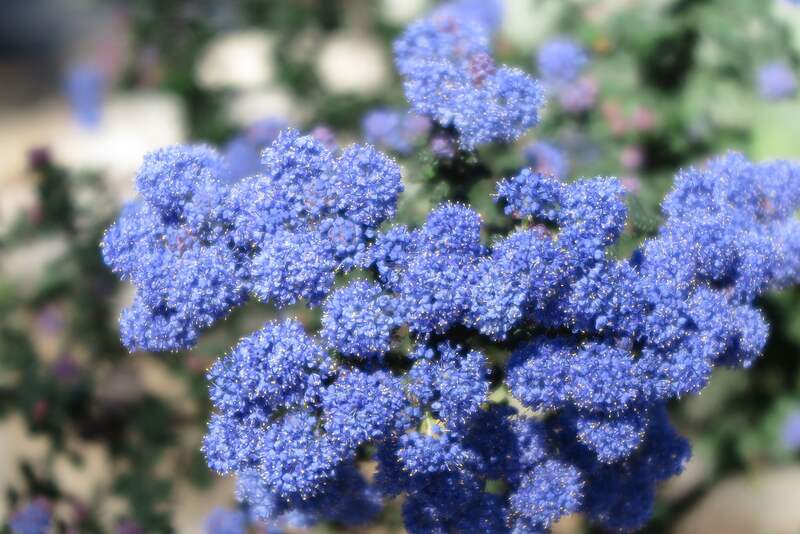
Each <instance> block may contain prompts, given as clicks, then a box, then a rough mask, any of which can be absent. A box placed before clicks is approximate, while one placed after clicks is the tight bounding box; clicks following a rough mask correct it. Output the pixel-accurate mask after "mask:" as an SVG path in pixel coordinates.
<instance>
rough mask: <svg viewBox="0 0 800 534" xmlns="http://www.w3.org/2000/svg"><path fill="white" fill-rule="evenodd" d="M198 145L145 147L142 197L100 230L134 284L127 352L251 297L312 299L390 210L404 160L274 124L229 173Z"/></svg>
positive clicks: (190, 338) (182, 339)
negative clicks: (247, 164) (244, 172)
mask: <svg viewBox="0 0 800 534" xmlns="http://www.w3.org/2000/svg"><path fill="white" fill-rule="evenodd" d="M229 172H230V171H229V168H228V166H227V165H226V163H225V160H224V158H222V157H221V156H219V155H218V154H217V153H216V151H214V150H213V149H211V148H210V147H206V146H175V147H170V148H166V149H162V150H158V151H156V152H153V153H151V154H148V155H147V156H146V157H145V160H144V163H143V165H142V167H141V169H140V171H139V174H138V176H137V179H136V183H137V189H138V190H139V193H140V195H141V198H140V199H137V200H134V201H133V202H132V203H130V204H129V205H128V206H126V207H125V208H124V209H123V211H122V213H121V215H120V217H119V219H118V220H117V222H116V223H115V224H114V225H112V226H111V227H110V228H109V229H108V230H107V232H106V234H105V236H104V239H103V255H104V259H105V261H106V263H107V264H108V265H109V266H110V267H111V268H112V269H113V270H114V271H115V272H116V273H117V274H119V275H120V276H121V277H122V278H124V279H129V280H131V281H132V282H133V283H134V285H135V286H136V287H137V290H138V291H137V296H136V298H135V300H134V303H133V305H132V306H131V307H130V308H128V309H127V310H126V311H125V312H123V315H122V319H121V324H122V329H123V341H124V342H125V345H126V346H127V347H128V348H129V349H131V350H156V351H163V350H177V349H183V348H188V347H191V346H192V345H194V343H195V342H196V340H197V336H198V334H199V332H200V331H202V330H203V329H205V328H207V327H209V326H210V325H211V324H213V323H214V322H215V321H217V320H219V319H221V318H223V317H224V316H226V315H227V314H228V313H229V311H230V310H231V309H232V308H234V307H236V306H238V305H240V304H242V303H243V302H244V301H245V300H246V299H247V298H248V296H253V297H255V298H257V299H259V300H262V301H265V302H270V303H272V304H274V305H276V306H279V307H280V306H286V305H290V304H294V303H295V302H297V301H299V300H304V301H305V302H307V303H309V304H312V305H314V304H319V303H321V302H322V300H324V297H325V296H326V295H327V293H328V291H329V290H330V288H331V287H332V285H333V282H334V278H335V274H336V272H337V271H340V270H348V269H350V268H352V267H353V266H354V264H355V262H356V258H357V256H358V255H359V254H361V253H363V252H364V250H365V249H366V245H367V241H368V240H369V239H370V238H371V236H373V235H374V231H375V229H376V228H377V227H378V225H380V224H381V223H382V222H383V221H384V220H385V219H387V218H390V217H392V216H393V214H394V212H395V209H396V202H397V197H398V195H399V194H400V191H401V190H402V184H401V180H400V170H399V168H398V166H397V165H396V164H395V163H394V162H393V161H392V160H391V159H389V158H388V157H386V156H384V155H382V154H381V153H379V152H378V151H376V150H375V149H374V148H372V147H371V146H368V145H364V146H351V147H348V148H346V149H344V150H343V151H342V152H341V153H340V154H334V153H332V152H331V151H330V150H329V149H328V148H327V147H326V146H325V145H324V144H323V143H322V142H321V141H319V140H317V139H315V138H313V137H310V136H302V135H300V134H299V133H298V132H296V131H294V130H286V131H284V132H282V133H281V134H280V135H279V136H278V137H277V139H276V140H275V141H274V143H273V144H271V145H270V146H269V147H268V148H267V149H266V150H265V151H264V152H263V155H262V159H261V162H260V164H259V169H258V172H256V173H254V174H252V175H250V176H247V177H245V178H242V179H240V180H239V181H237V182H235V183H231V180H230V179H229V178H230V174H229Z"/></svg>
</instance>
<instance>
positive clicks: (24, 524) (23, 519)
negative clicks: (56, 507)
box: [8, 499, 53, 534]
mask: <svg viewBox="0 0 800 534" xmlns="http://www.w3.org/2000/svg"><path fill="white" fill-rule="evenodd" d="M52 523H53V517H52V510H51V506H50V503H48V502H47V501H46V500H44V499H34V500H32V501H31V502H29V503H28V504H26V505H25V506H24V507H22V508H20V509H19V510H17V511H16V512H14V513H13V514H11V517H10V518H9V520H8V527H9V528H10V529H11V532H12V533H13V534H47V533H48V532H50V531H51V528H52Z"/></svg>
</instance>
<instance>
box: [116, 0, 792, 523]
mask: <svg viewBox="0 0 800 534" xmlns="http://www.w3.org/2000/svg"><path fill="white" fill-rule="evenodd" d="M460 4H464V6H462V7H464V9H465V11H464V12H465V13H469V16H466V15H465V16H464V17H460V16H459V13H460V12H461V11H460V7H459V6H460ZM467 7H469V9H467ZM476 7H479V5H478V4H476V3H474V2H456V3H453V4H449V5H448V8H447V9H440V10H437V11H436V12H434V14H433V15H432V16H431V18H428V19H425V20H422V21H420V22H417V23H414V24H412V25H411V26H410V27H409V29H408V30H407V32H406V33H405V34H404V35H402V36H401V37H400V38H399V40H398V41H397V43H396V46H395V52H396V61H397V65H398V68H399V70H400V73H401V75H402V76H403V79H404V84H405V89H406V93H407V96H408V99H409V101H410V104H411V109H412V110H413V112H414V113H416V114H417V115H419V116H421V117H427V118H428V119H429V120H431V121H433V123H434V124H435V128H437V129H439V130H447V131H449V132H450V133H451V134H452V135H454V136H457V138H458V143H459V146H460V148H461V150H471V149H472V148H474V147H475V146H477V145H479V144H483V143H487V142H493V141H512V140H515V139H516V138H518V137H519V136H520V135H521V134H522V133H523V132H525V131H526V130H527V129H529V128H530V127H531V126H533V125H534V124H535V123H536V121H537V117H538V115H537V113H538V107H539V105H540V104H541V102H542V90H541V89H540V87H539V85H538V83H537V82H535V81H534V80H533V79H532V78H530V77H529V76H528V75H527V74H525V73H524V72H522V71H520V70H516V69H510V68H506V67H502V66H496V65H495V64H494V61H493V60H492V58H491V56H490V49H489V47H488V43H489V40H488V33H487V32H489V31H491V29H492V27H493V26H492V24H490V23H488V22H485V20H484V19H482V18H481V16H482V15H480V14H479V13H481V12H480V10H476ZM483 14H484V15H487V16H490V15H492V11H491V10H489V11H486V12H483ZM489 18H490V19H491V17H489ZM481 20H484V22H481ZM551 59H553V58H551ZM548 69H550V70H553V71H556V72H560V71H559V66H558V65H550V64H548ZM227 165H228V163H227V162H226V160H225V158H223V157H222V156H220V155H218V154H217V152H216V151H215V150H214V149H212V148H210V147H205V146H176V147H171V148H166V149H163V150H160V151H156V152H154V153H152V154H150V155H148V156H147V157H146V158H145V161H144V164H143V165H142V167H141V169H140V171H139V175H138V177H137V180H136V184H137V188H138V190H139V194H140V198H139V199H138V200H135V201H133V202H132V203H131V204H129V205H127V206H126V207H125V208H124V209H123V210H122V212H121V214H120V216H119V219H118V220H117V222H116V223H115V224H114V225H113V226H111V228H109V230H108V231H107V233H106V235H105V237H104V240H103V244H102V248H103V254H104V258H105V260H106V263H107V264H108V265H109V266H110V267H111V268H112V269H113V270H114V271H115V272H116V273H118V274H119V275H120V276H121V277H122V278H124V279H126V280H130V281H131V282H132V283H133V284H134V285H135V286H136V289H137V294H136V298H135V300H134V303H133V304H132V305H131V307H130V308H128V309H127V310H125V311H124V312H123V315H122V318H121V334H122V339H123V342H124V343H125V345H126V346H127V347H128V348H129V349H131V350H150V351H167V350H182V349H188V348H191V347H192V346H193V345H194V344H195V343H196V342H197V339H198V337H199V336H200V335H201V333H202V331H203V330H204V329H206V328H208V327H209V326H210V325H212V324H213V323H214V322H215V321H217V320H219V319H222V318H224V317H225V316H226V315H228V314H229V312H230V311H231V310H232V309H233V308H235V307H237V306H240V305H242V304H243V303H245V302H246V301H247V300H248V299H256V300H259V301H262V302H264V303H268V304H270V305H272V306H273V307H274V308H275V309H276V310H278V312H279V318H278V319H276V320H274V321H271V322H268V323H266V324H265V325H264V326H263V327H262V328H261V329H260V330H258V331H256V332H253V333H252V334H250V335H249V336H247V337H245V338H244V339H242V340H241V341H239V343H238V344H237V345H236V346H234V347H233V348H232V349H231V350H230V352H229V353H228V354H226V355H224V356H222V357H221V358H220V359H219V360H218V361H217V363H216V364H215V365H214V366H213V367H212V369H211V370H210V372H209V374H208V378H209V382H210V396H211V401H212V403H213V405H214V408H215V413H214V415H213V416H212V418H211V421H210V423H209V426H208V433H207V435H206V437H205V440H204V443H203V451H204V452H205V455H206V457H207V459H208V463H209V465H210V466H211V467H212V468H213V469H214V470H216V471H218V472H220V473H226V474H227V473H229V474H232V475H234V476H236V477H237V478H238V490H237V496H238V498H239V499H240V500H241V501H242V502H243V503H244V504H245V505H246V507H247V510H249V513H250V514H252V516H254V517H255V518H257V519H261V520H271V519H275V518H278V517H283V518H284V519H286V518H289V519H291V522H292V524H298V525H310V524H313V523H315V522H317V521H321V520H330V521H335V522H338V523H341V524H345V525H354V524H359V523H364V522H368V521H370V520H371V519H373V518H374V517H375V516H376V514H378V513H379V512H380V510H381V506H382V504H383V502H384V501H385V500H386V499H388V498H391V497H394V496H397V495H401V494H402V495H405V499H404V504H403V519H404V521H405V525H406V528H407V529H408V530H409V532H412V533H426V534H429V533H449V532H480V533H485V532H498V533H502V532H507V533H509V532H513V533H529V532H542V531H546V530H548V529H549V527H550V526H551V525H552V524H553V523H554V522H555V521H557V520H558V519H559V518H560V517H562V516H564V515H566V514H571V513H575V512H582V513H584V514H586V515H587V516H588V517H589V519H590V520H591V521H593V522H595V523H597V524H600V525H602V526H603V527H605V528H607V529H611V530H621V531H627V530H633V529H636V528H638V527H640V526H641V525H642V524H644V523H645V522H646V521H647V519H648V517H649V515H650V513H651V510H652V507H653V499H654V492H655V488H656V485H657V484H658V483H659V482H660V481H662V480H664V479H666V478H669V477H671V476H674V475H676V474H678V473H679V472H680V471H681V470H682V468H683V465H684V464H685V462H686V460H687V459H688V457H689V455H690V449H689V445H688V443H687V441H686V440H685V439H683V438H681V437H680V436H679V435H678V434H677V433H676V431H675V430H674V429H673V427H672V426H671V425H670V423H669V420H668V418H667V415H666V409H665V405H666V403H667V402H668V401H670V400H671V399H675V398H679V397H682V396H684V395H687V394H696V393H698V392H699V391H700V390H701V389H703V387H704V386H705V385H706V383H707V382H708V379H709V376H710V374H711V372H712V370H713V369H714V367H716V366H719V365H723V366H739V367H747V366H749V365H751V364H752V363H753V361H754V360H755V359H756V358H757V357H758V356H759V354H760V353H761V351H762V349H763V347H764V344H765V342H766V339H767V333H768V325H767V324H766V322H765V319H764V317H763V315H762V314H761V313H760V312H759V311H758V309H757V308H755V307H754V301H755V299H756V298H757V297H758V296H759V295H761V294H763V293H764V292H765V291H767V290H770V289H775V288H781V287H786V286H788V285H790V284H795V283H797V281H798V278H800V221H799V220H798V219H797V217H796V216H795V213H796V210H797V209H798V208H800V167H798V166H796V165H794V164H792V163H788V162H771V163H763V164H754V163H751V162H749V161H747V160H746V159H745V158H744V157H742V156H741V155H738V154H734V153H731V154H728V155H725V156H722V157H720V158H717V159H715V160H713V161H712V162H710V163H709V164H708V165H706V166H703V167H696V168H690V169H686V170H684V171H682V172H681V173H679V174H678V176H677V177H676V180H675V186H674V189H673V191H672V192H671V193H670V194H669V195H668V196H667V197H666V199H665V200H664V202H663V204H662V209H663V213H664V216H665V220H664V223H663V226H662V227H661V229H660V230H659V231H658V233H657V235H655V236H654V237H652V238H650V239H648V240H646V241H645V242H644V243H642V244H641V246H640V247H639V248H638V249H637V250H635V252H633V254H632V255H631V256H630V257H629V258H625V259H617V258H615V257H614V256H613V255H612V253H611V252H610V250H609V248H610V247H612V246H613V245H614V244H615V243H616V242H617V240H618V239H619V237H620V235H621V233H622V231H623V229H624V227H625V224H626V220H627V210H626V204H625V198H624V197H625V193H624V189H623V187H622V186H621V185H620V183H619V182H618V181H617V180H616V179H614V178H605V177H598V178H593V179H585V180H578V181H575V182H573V183H566V182H563V181H560V180H559V179H558V178H557V177H556V176H554V175H552V174H541V173H538V172H536V171H535V170H530V169H523V170H521V171H520V172H519V173H518V174H517V175H515V176H511V177H507V178H505V179H503V180H500V181H498V183H497V188H496V200H497V202H499V203H500V204H501V206H502V208H503V210H504V212H505V214H506V216H507V217H509V219H510V220H512V221H514V223H515V225H516V227H515V229H514V230H513V231H511V232H510V233H508V234H506V235H497V236H492V235H489V236H486V235H482V231H485V228H483V225H482V220H481V216H480V215H479V214H478V213H477V212H476V211H474V210H473V209H472V208H470V207H469V206H467V205H464V204H459V203H453V202H446V203H444V204H442V205H440V206H438V207H436V208H435V209H433V211H431V213H430V214H429V215H428V216H427V219H426V221H425V222H424V224H422V225H420V226H419V227H407V226H404V225H402V224H399V223H397V222H394V221H393V219H394V217H395V213H396V208H397V202H398V198H399V196H400V194H401V192H402V189H403V187H402V180H401V171H400V168H399V166H398V165H397V163H395V162H394V161H393V160H392V159H390V158H389V157H387V156H385V155H383V154H382V153H380V152H378V151H377V150H376V149H375V148H373V147H371V146H369V145H354V146H351V147H347V148H344V149H343V150H341V151H340V152H334V151H332V150H331V149H330V148H328V147H327V146H326V145H325V144H323V143H322V142H321V141H319V140H317V139H315V138H314V137H312V136H303V135H301V134H300V133H299V132H297V131H294V130H291V129H287V130H284V131H283V132H282V133H281V134H280V135H279V136H278V137H277V139H276V140H275V141H274V142H273V143H272V144H271V145H270V146H269V147H268V148H267V149H266V150H264V152H263V153H262V155H261V160H260V164H259V166H258V171H257V172H254V173H252V174H250V175H249V176H245V177H242V178H240V179H237V180H231V179H230V176H231V172H230V170H229V169H228V167H227ZM297 303H302V304H304V305H307V306H309V307H312V308H316V309H318V310H319V312H320V314H321V317H322V320H321V328H320V330H319V331H318V332H312V331H308V330H307V328H306V327H305V326H304V325H303V324H302V323H300V322H299V321H298V320H296V319H294V318H292V317H290V316H286V315H285V314H282V312H281V310H283V309H284V308H286V307H287V306H290V305H296V304H297ZM476 340H477V341H476ZM492 344H495V345H496V346H497V347H499V348H502V349H503V350H502V351H500V353H503V354H507V355H508V356H507V357H505V358H503V357H501V358H498V357H496V355H494V356H493V357H491V358H490V357H489V355H488V354H487V353H486V352H487V351H486V350H485V347H487V346H492ZM366 461H370V462H374V463H375V464H376V465H377V471H376V472H375V473H374V475H373V476H370V477H366V476H365V475H364V473H365V470H363V469H360V467H362V466H363V464H364V463H365V462H366Z"/></svg>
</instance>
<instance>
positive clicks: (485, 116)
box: [394, 10, 544, 150]
mask: <svg viewBox="0 0 800 534" xmlns="http://www.w3.org/2000/svg"><path fill="white" fill-rule="evenodd" d="M394 52H395V64H396V65H397V70H398V71H399V72H400V75H401V76H402V77H403V87H404V89H405V94H406V98H407V99H408V101H409V103H410V104H411V109H412V110H413V111H414V112H416V113H418V114H420V115H424V116H427V117H429V118H431V119H433V120H434V121H435V122H437V123H439V124H440V125H441V126H443V127H451V128H454V129H455V130H456V131H457V132H458V134H459V142H460V144H461V147H462V148H463V149H465V150H472V149H474V148H475V147H476V146H477V145H480V144H484V143H489V142H493V141H505V142H510V141H514V140H515V139H517V138H518V137H520V136H521V135H522V134H523V133H525V132H526V131H527V130H528V129H530V128H532V127H533V126H535V125H536V123H537V122H538V120H539V113H538V110H539V107H540V106H541V105H542V103H543V100H544V98H543V94H542V88H541V87H540V86H539V84H538V83H537V82H536V81H535V80H534V79H533V78H531V77H530V76H529V75H527V74H526V73H524V72H523V71H521V70H519V69H516V68H512V67H506V66H502V65H500V66H498V65H496V64H495V62H494V59H493V58H492V56H491V51H490V48H489V38H488V35H487V34H486V31H485V28H484V27H483V26H482V25H481V24H476V23H475V22H474V20H473V19H472V18H471V17H462V16H459V14H458V11H453V10H445V11H444V12H442V13H439V14H437V13H434V15H433V16H431V17H430V18H428V19H425V20H422V21H419V22H416V23H414V24H412V25H411V26H410V27H409V28H408V29H407V30H406V32H405V33H404V34H403V35H402V36H401V37H400V38H399V39H398V40H397V41H395V44H394Z"/></svg>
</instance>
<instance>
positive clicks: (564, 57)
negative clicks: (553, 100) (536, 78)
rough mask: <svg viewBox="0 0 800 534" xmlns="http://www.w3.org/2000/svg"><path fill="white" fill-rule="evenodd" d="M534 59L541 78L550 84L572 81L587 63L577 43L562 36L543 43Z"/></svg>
mask: <svg viewBox="0 0 800 534" xmlns="http://www.w3.org/2000/svg"><path fill="white" fill-rule="evenodd" d="M536 60H537V65H538V68H539V74H540V75H541V76H542V79H543V80H544V81H545V82H546V83H548V84H552V85H567V84H572V83H574V82H575V81H576V80H577V79H578V77H579V76H580V75H581V73H582V72H583V69H584V68H585V67H586V65H587V64H588V63H589V58H588V56H587V55H586V51H585V50H584V49H583V48H582V47H581V46H580V45H579V44H578V43H576V42H574V41H572V40H570V39H566V38H562V37H560V38H556V39H552V40H550V41H547V42H546V43H544V44H543V45H542V46H541V48H539V53H538V54H537V57H536Z"/></svg>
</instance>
